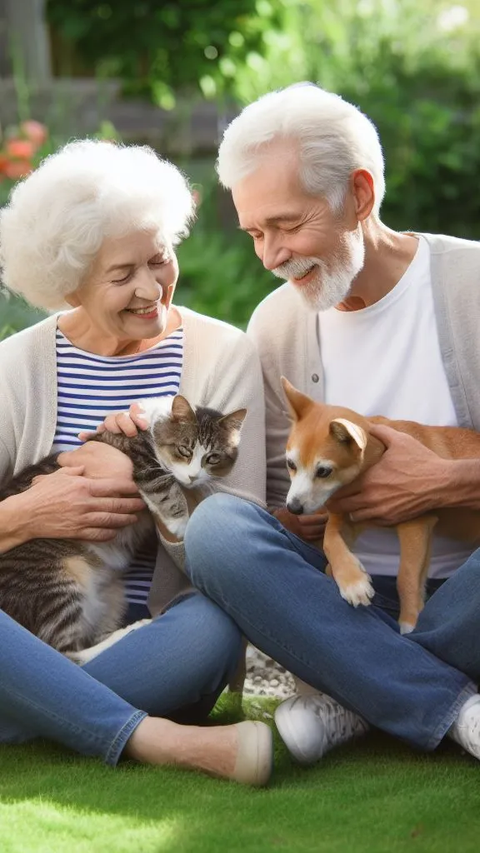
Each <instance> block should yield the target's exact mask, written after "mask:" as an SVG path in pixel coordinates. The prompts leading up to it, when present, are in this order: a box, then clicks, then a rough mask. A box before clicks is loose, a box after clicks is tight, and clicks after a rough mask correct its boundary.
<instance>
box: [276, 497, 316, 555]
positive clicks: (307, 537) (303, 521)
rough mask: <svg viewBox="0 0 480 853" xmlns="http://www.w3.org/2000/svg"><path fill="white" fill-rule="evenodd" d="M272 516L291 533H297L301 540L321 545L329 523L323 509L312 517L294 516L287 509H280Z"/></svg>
mask: <svg viewBox="0 0 480 853" xmlns="http://www.w3.org/2000/svg"><path fill="white" fill-rule="evenodd" d="M272 515H274V516H275V518H277V519H278V521H279V522H280V524H283V526H284V527H286V528H287V530H289V531H290V533H295V535H296V536H298V537H299V538H300V539H303V540H304V541H305V542H309V543H312V542H313V543H316V544H317V545H318V544H321V542H322V540H323V534H324V532H325V525H326V523H327V518H328V513H327V511H326V510H324V509H321V510H319V512H315V513H313V514H312V515H294V513H292V512H289V511H288V509H287V507H286V506H284V507H280V508H279V509H275V510H273V512H272Z"/></svg>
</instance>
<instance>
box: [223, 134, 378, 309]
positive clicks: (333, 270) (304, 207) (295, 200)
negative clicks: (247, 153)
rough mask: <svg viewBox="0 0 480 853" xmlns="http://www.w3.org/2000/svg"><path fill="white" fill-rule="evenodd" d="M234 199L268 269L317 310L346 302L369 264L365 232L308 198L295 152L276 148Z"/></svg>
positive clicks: (240, 184)
mask: <svg viewBox="0 0 480 853" xmlns="http://www.w3.org/2000/svg"><path fill="white" fill-rule="evenodd" d="M232 195H233V201H234V203H235V207H236V209H237V212H238V217H239V222H240V227H241V228H242V229H243V230H244V231H247V232H248V233H249V234H250V235H251V237H252V238H253V241H254V246H255V252H256V254H257V256H258V257H259V258H260V260H261V261H262V263H263V265H264V267H265V268H266V269H269V270H271V271H272V272H273V273H274V274H275V275H277V276H279V277H280V278H283V279H285V280H288V281H290V283H291V284H292V285H293V286H294V287H295V289H296V290H298V292H299V293H300V295H301V296H302V297H303V298H304V299H305V301H306V303H307V304H308V305H309V307H311V308H313V309H314V310H317V311H322V310H326V309H327V308H331V307H332V306H334V305H337V304H339V303H340V302H342V300H343V299H345V298H346V296H347V295H348V293H349V292H350V288H351V285H352V282H353V279H354V278H355V276H356V275H358V273H359V272H360V270H361V269H362V267H363V263H364V253H365V249H364V243H363V233H362V230H361V226H360V224H359V223H356V227H354V228H353V229H352V226H351V225H350V227H347V225H346V223H345V221H344V220H343V217H342V216H338V215H336V214H334V213H333V212H332V209H331V207H330V205H329V204H328V202H327V201H326V200H325V199H322V198H316V197H314V196H311V195H309V194H308V193H307V192H305V190H304V189H303V188H302V185H301V181H300V177H299V173H298V155H297V153H296V151H295V150H294V149H293V148H292V147H290V146H287V145H286V144H285V143H283V144H281V145H280V144H276V145H272V146H270V148H269V149H268V154H266V155H265V156H264V158H263V159H262V160H261V161H260V165H259V167H258V168H257V169H256V170H255V171H254V172H252V173H251V174H250V175H248V176H247V177H245V178H243V179H242V180H240V181H239V182H238V183H237V184H236V185H235V186H234V187H233V189H232Z"/></svg>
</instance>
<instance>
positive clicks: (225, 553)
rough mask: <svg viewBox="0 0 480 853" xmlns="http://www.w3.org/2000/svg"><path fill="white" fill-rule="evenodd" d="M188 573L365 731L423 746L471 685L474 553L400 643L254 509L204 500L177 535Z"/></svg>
mask: <svg viewBox="0 0 480 853" xmlns="http://www.w3.org/2000/svg"><path fill="white" fill-rule="evenodd" d="M185 546H186V552H187V571H188V573H189V574H190V577H191V579H192V581H193V583H194V584H195V586H197V587H198V588H199V589H201V590H202V592H203V593H204V594H205V595H208V596H209V597H210V598H211V599H212V600H213V601H215V602H217V604H219V605H220V607H222V608H223V609H224V610H225V611H226V612H227V613H228V614H229V615H230V616H231V617H232V618H233V619H234V620H235V622H236V623H237V625H239V626H240V628H241V630H242V632H243V633H244V634H245V635H246V637H247V638H248V639H249V640H250V641H251V642H252V643H253V644H254V645H256V646H257V647H258V648H260V649H261V650H262V651H263V652H265V653H267V654H268V655H270V656H271V657H272V658H274V659H275V660H277V661H278V662H279V663H281V664H282V665H283V666H284V667H285V668H286V669H288V670H289V671H290V672H293V673H294V674H295V675H297V676H298V677H299V678H301V679H302V680H303V681H306V682H307V683H308V684H311V685H312V686H313V687H315V688H316V689H318V690H321V691H324V692H325V693H328V694H329V695H330V696H333V697H334V698H335V699H337V701H339V702H341V703H342V704H343V705H345V706H346V707H348V708H350V709H351V710H353V711H355V712H357V713H358V714H360V715H361V716H362V717H364V718H365V719H366V720H368V721H369V722H370V723H371V724H372V725H374V726H376V727H378V728H380V729H383V730H384V731H386V732H389V733H390V734H392V735H395V736H396V737H400V738H402V739H404V740H405V741H407V742H408V743H410V744H412V745H415V746H417V747H420V748H422V749H427V750H428V749H434V748H435V747H436V746H437V745H438V743H439V742H440V740H441V739H442V738H443V737H444V735H445V734H446V732H447V731H448V729H449V727H450V726H451V724H452V722H453V721H454V720H455V719H456V717H457V715H458V711H459V709H460V708H461V706H462V705H463V703H464V702H465V701H466V699H468V698H469V696H471V695H473V694H474V693H475V692H476V684H475V682H478V680H479V679H480V631H479V622H480V616H479V614H480V552H478V551H477V552H476V553H475V554H473V555H472V557H470V559H469V560H468V561H467V562H466V563H465V565H464V566H462V567H461V568H460V569H458V570H457V572H456V573H455V574H454V575H453V577H452V578H450V579H449V580H448V581H446V582H445V583H444V584H442V586H441V587H440V588H439V589H438V590H437V591H436V592H435V593H434V594H433V595H432V597H431V598H430V599H429V601H428V602H427V604H426V606H425V609H424V610H423V612H422V614H421V616H420V619H419V622H418V625H417V628H416V630H415V631H414V632H413V633H412V634H409V635H408V636H403V637H402V636H401V635H400V633H399V630H398V625H397V623H396V622H395V621H394V619H392V617H391V616H389V615H388V614H387V613H386V612H385V611H384V610H383V609H382V608H381V607H378V606H375V605H370V607H358V608H356V609H355V608H354V607H351V606H350V605H349V604H347V602H346V601H344V600H343V599H342V598H341V596H340V594H339V592H338V588H337V586H336V584H335V581H333V580H332V578H330V577H327V576H326V575H325V574H324V573H323V569H324V567H325V558H324V556H323V554H322V553H321V552H320V551H318V550H317V549H316V548H313V547H312V546H310V545H308V544H306V543H305V542H303V541H302V540H301V539H299V538H298V537H296V536H295V535H294V534H292V533H289V531H287V530H286V529H285V528H284V527H283V526H282V525H281V524H280V523H279V522H278V521H277V520H276V519H275V518H274V517H273V516H271V515H270V514H269V513H267V512H266V511H264V510H262V509H261V508H260V507H258V506H256V505H254V504H251V503H247V502H246V501H242V500H241V499H239V498H235V497H232V496H231V495H222V494H217V495H213V496H211V497H209V498H207V499H206V500H205V501H203V502H202V503H201V504H200V505H199V506H198V507H197V508H196V510H195V513H194V514H193V516H192V518H191V520H190V522H189V524H188V528H187V533H186V537H185Z"/></svg>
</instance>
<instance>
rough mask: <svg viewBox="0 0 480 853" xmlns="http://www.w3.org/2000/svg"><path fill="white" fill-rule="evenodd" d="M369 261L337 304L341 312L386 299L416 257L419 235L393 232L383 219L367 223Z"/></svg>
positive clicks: (367, 253)
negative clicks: (347, 292)
mask: <svg viewBox="0 0 480 853" xmlns="http://www.w3.org/2000/svg"><path fill="white" fill-rule="evenodd" d="M364 236H365V263H364V266H363V268H362V270H361V272H360V273H359V274H358V276H357V277H356V279H355V281H354V282H353V286H352V289H351V291H350V294H349V295H348V297H347V298H346V299H344V301H343V302H341V303H340V304H339V305H337V306H336V308H337V309H338V310H339V311H359V310H360V309H362V308H367V307H368V306H369V305H374V304H375V302H378V301H379V300H380V299H383V297H384V296H386V295H387V293H389V292H390V291H391V290H393V288H394V287H395V285H396V284H398V282H399V281H400V279H401V278H402V276H403V275H404V273H405V272H406V270H407V269H408V267H409V266H410V264H411V263H412V261H413V258H414V257H415V253H416V251H417V247H418V237H416V236H415V235H414V234H401V233H399V232H398V231H392V230H391V229H390V228H387V226H386V225H383V224H382V223H381V222H378V221H376V222H368V223H365V226H364Z"/></svg>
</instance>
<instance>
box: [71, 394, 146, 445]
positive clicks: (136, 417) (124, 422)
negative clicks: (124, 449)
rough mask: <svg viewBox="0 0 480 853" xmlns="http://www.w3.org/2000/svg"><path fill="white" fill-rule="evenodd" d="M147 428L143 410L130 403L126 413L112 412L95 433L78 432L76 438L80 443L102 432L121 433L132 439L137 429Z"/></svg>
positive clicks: (137, 404) (136, 404) (137, 405)
mask: <svg viewBox="0 0 480 853" xmlns="http://www.w3.org/2000/svg"><path fill="white" fill-rule="evenodd" d="M148 427H149V419H148V415H147V414H146V413H145V410H144V409H143V408H142V406H141V405H140V403H132V405H131V406H130V408H129V410H128V412H113V414H111V415H107V417H106V418H105V420H104V421H103V423H101V424H99V425H98V427H97V429H96V430H95V432H80V433H79V434H78V437H79V439H80V441H86V440H87V438H90V437H91V436H92V435H99V434H100V433H102V432H114V433H116V434H117V435H118V434H119V433H122V432H123V434H124V435H127V436H128V437H129V438H134V437H135V436H136V435H137V433H138V430H139V429H141V430H143V429H148Z"/></svg>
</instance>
